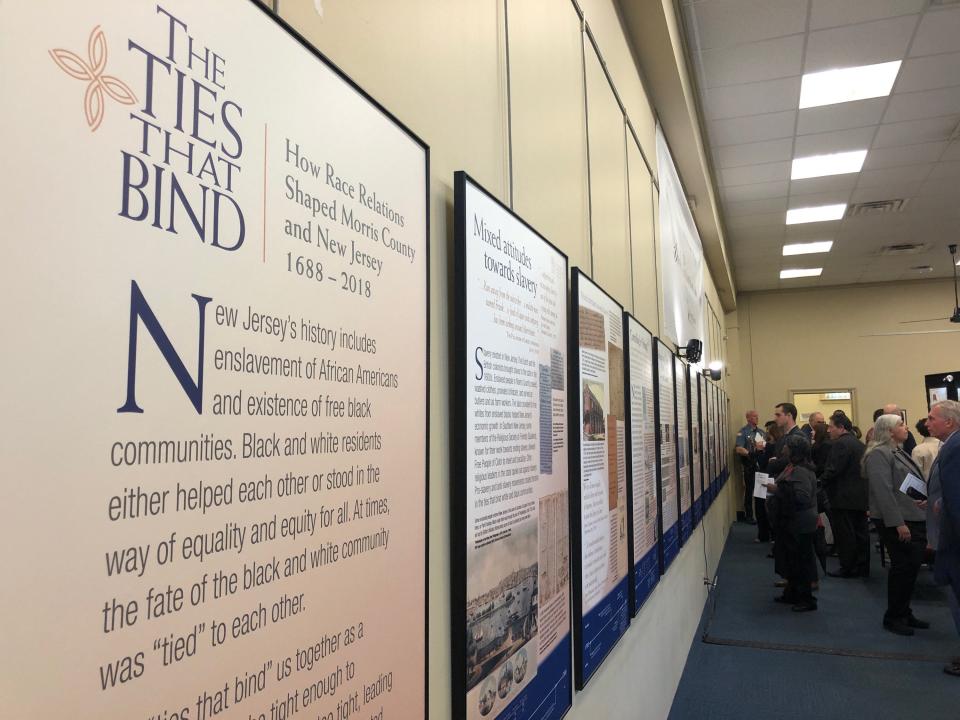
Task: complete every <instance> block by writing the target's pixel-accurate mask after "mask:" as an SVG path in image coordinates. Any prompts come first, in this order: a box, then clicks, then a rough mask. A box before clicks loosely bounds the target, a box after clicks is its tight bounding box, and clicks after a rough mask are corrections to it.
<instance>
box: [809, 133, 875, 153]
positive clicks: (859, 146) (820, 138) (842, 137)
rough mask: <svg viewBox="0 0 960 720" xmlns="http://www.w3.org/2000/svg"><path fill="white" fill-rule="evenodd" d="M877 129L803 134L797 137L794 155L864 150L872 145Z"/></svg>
mask: <svg viewBox="0 0 960 720" xmlns="http://www.w3.org/2000/svg"><path fill="white" fill-rule="evenodd" d="M876 131H877V129H876V127H862V128H851V129H850V130H837V131H835V132H828V133H816V134H815V135H801V136H800V137H798V138H797V143H796V148H795V150H794V153H795V154H794V157H806V156H808V155H820V154H823V153H835V152H844V151H846V150H863V149H864V148H869V147H870V143H872V142H873V136H874V134H875V133H876Z"/></svg>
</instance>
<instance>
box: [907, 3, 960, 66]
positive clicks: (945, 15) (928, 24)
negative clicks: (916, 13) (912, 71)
mask: <svg viewBox="0 0 960 720" xmlns="http://www.w3.org/2000/svg"><path fill="white" fill-rule="evenodd" d="M958 50H960V8H957V7H954V8H949V9H943V10H936V9H931V10H930V11H929V12H927V13H926V14H925V15H924V16H923V19H922V20H921V21H920V26H919V27H918V28H917V35H916V37H915V38H914V39H913V46H912V47H911V48H910V57H917V56H919V55H933V54H935V53H947V52H957V51H958Z"/></svg>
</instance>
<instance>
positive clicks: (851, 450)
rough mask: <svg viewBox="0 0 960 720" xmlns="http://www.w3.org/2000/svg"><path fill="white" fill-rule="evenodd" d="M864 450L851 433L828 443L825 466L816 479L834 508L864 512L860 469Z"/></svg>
mask: <svg viewBox="0 0 960 720" xmlns="http://www.w3.org/2000/svg"><path fill="white" fill-rule="evenodd" d="M863 451H864V446H863V443H862V442H860V441H859V440H857V436H856V435H854V434H853V433H850V432H848V433H844V434H843V435H841V436H840V437H838V438H837V439H836V440H834V441H833V444H832V445H831V446H830V454H829V455H828V456H827V465H826V467H825V468H824V470H823V473H822V474H821V475H820V478H819V479H820V486H821V487H822V488H823V489H824V490H826V492H827V498H828V499H829V500H830V507H831V508H833V509H834V510H863V511H866V509H867V507H868V501H869V493H868V491H867V480H866V478H865V477H863V475H862V474H861V472H860V460H861V459H862V458H863Z"/></svg>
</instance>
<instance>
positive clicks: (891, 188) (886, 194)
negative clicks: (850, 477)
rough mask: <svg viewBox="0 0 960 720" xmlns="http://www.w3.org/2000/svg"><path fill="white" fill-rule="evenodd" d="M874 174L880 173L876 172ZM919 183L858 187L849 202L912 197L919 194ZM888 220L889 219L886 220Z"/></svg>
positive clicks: (893, 183)
mask: <svg viewBox="0 0 960 720" xmlns="http://www.w3.org/2000/svg"><path fill="white" fill-rule="evenodd" d="M874 172H882V171H881V170H876V171H874ZM922 185H923V183H921V182H917V181H914V182H892V183H887V184H885V185H871V186H869V187H862V188H861V187H858V188H857V189H856V190H854V191H853V194H852V195H851V196H850V202H852V203H862V202H876V201H877V200H893V199H896V198H908V197H913V196H914V195H916V194H917V193H918V192H920V187H921V186H922ZM888 220H889V219H888Z"/></svg>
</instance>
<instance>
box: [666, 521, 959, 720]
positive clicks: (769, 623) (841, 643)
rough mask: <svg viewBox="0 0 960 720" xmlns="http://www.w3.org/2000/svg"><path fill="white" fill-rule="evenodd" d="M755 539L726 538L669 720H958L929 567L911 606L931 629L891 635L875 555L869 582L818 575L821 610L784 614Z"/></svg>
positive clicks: (739, 534) (946, 623)
mask: <svg viewBox="0 0 960 720" xmlns="http://www.w3.org/2000/svg"><path fill="white" fill-rule="evenodd" d="M754 535H755V529H754V528H753V527H752V526H748V525H742V524H737V525H734V527H733V529H732V530H731V533H730V537H729V539H728V540H727V544H726V547H725V548H724V552H723V556H722V557H721V559H720V567H719V569H718V572H717V577H718V583H717V589H716V590H715V591H714V592H715V595H714V597H713V598H712V599H711V600H708V603H707V606H706V608H705V610H704V615H703V619H702V622H701V628H700V632H699V633H698V635H697V637H696V638H695V639H694V641H693V645H692V646H691V649H690V655H689V657H688V659H687V665H686V667H685V669H684V673H683V677H682V678H681V681H680V686H679V688H678V689H677V694H676V696H675V698H674V701H673V707H672V709H671V712H670V719H671V720H687V719H693V718H696V719H697V720H701V719H710V720H713V719H716V720H725V719H726V718H731V719H732V718H737V719H738V720H743V719H744V718H748V719H749V718H756V717H764V716H769V717H775V718H778V720H792V719H793V718H797V719H798V720H799V719H800V718H803V720H810V719H811V718H818V719H831V718H838V719H839V718H850V717H873V716H876V717H883V718H886V719H890V718H912V717H922V718H923V719H924V720H940V719H941V718H942V719H943V720H958V718H960V678H953V677H950V676H948V675H945V674H943V672H942V671H941V669H942V667H943V665H944V664H945V662H946V659H947V658H949V657H951V656H953V655H958V654H960V638H958V637H957V635H956V631H955V629H954V627H953V622H952V620H951V618H950V612H949V609H948V608H947V605H946V600H945V598H944V595H943V590H942V589H941V588H938V587H936V586H934V585H933V584H932V582H931V579H930V573H929V572H928V571H926V570H924V571H921V577H920V579H919V580H918V587H917V592H916V594H915V600H914V603H913V610H914V614H915V615H916V616H917V617H920V618H923V619H925V620H929V621H930V622H931V624H932V626H933V627H932V628H931V629H930V630H926V631H918V632H917V634H916V635H914V636H913V637H900V636H897V635H893V634H892V633H889V632H886V631H884V630H883V628H882V626H881V622H882V618H883V611H884V608H885V606H886V570H885V569H882V568H880V563H879V558H878V556H876V555H874V557H873V558H872V560H873V568H872V571H873V573H872V575H873V576H872V577H871V578H869V579H864V580H859V579H858V580H840V579H835V578H829V577H824V578H822V579H821V589H820V591H819V592H818V593H817V596H818V598H819V601H820V609H819V610H818V611H817V612H812V613H793V612H790V608H789V606H784V605H780V604H777V603H774V602H773V601H772V599H773V597H774V595H775V594H777V592H779V591H778V590H777V589H776V588H774V587H773V581H774V579H775V576H774V574H773V564H772V561H771V560H768V559H767V558H766V557H765V556H766V553H767V548H766V546H762V545H759V544H756V543H754V542H753V537H754ZM872 537H875V536H872ZM830 563H831V564H830V565H828V568H829V569H831V570H833V569H835V564H836V560H835V559H831V560H830ZM704 635H705V636H706V642H704V641H703V637H704ZM771 646H772V647H779V648H791V649H767V648H769V647H771Z"/></svg>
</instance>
